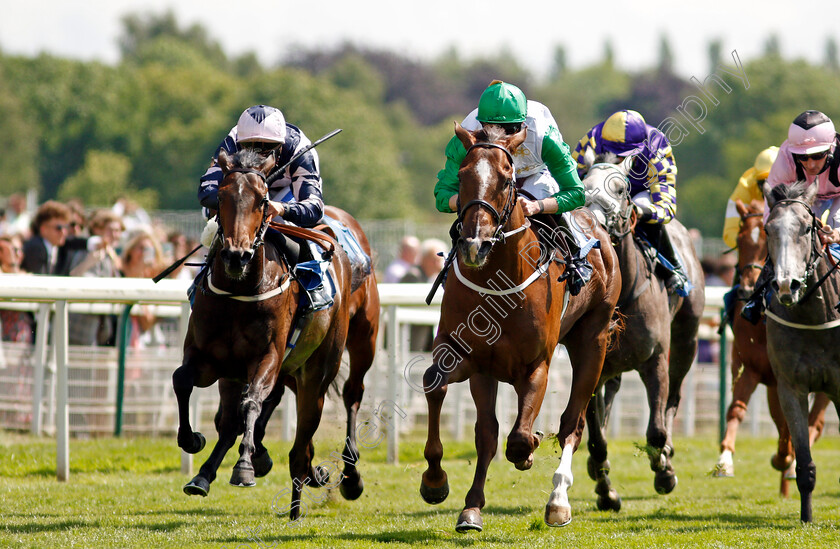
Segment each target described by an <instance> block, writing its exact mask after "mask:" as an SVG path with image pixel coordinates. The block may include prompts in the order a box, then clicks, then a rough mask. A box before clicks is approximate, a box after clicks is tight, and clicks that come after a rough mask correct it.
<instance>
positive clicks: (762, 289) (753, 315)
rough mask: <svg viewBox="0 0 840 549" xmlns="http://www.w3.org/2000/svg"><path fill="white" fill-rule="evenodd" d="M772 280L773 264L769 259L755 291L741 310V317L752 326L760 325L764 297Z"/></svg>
mask: <svg viewBox="0 0 840 549" xmlns="http://www.w3.org/2000/svg"><path fill="white" fill-rule="evenodd" d="M771 280H773V264H772V263H771V262H770V259H769V258H768V259H767V262H766V263H765V264H764V267H763V268H762V269H761V274H759V275H758V280H756V282H755V291H754V292H753V294H752V295H751V296H750V297H749V299H747V301H746V302H745V303H744V307H743V308H742V309H741V316H742V317H744V318H745V319H747V320H748V321H749V322H750V323H751V324H758V321H759V320H760V319H761V313H762V312H764V296H765V295H767V288H768V287H769V286H770V281H771Z"/></svg>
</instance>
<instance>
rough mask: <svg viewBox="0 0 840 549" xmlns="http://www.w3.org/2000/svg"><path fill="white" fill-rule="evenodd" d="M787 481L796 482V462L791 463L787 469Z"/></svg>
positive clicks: (785, 473)
mask: <svg viewBox="0 0 840 549" xmlns="http://www.w3.org/2000/svg"><path fill="white" fill-rule="evenodd" d="M784 475H785V480H796V460H793V461H792V462H791V463H790V467H788V468H787V469H785V472H784Z"/></svg>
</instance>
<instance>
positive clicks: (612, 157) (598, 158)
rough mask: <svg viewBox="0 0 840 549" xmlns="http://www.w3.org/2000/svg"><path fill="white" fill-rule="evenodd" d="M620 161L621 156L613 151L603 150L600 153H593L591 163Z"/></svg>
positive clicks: (616, 162) (614, 162)
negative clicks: (593, 157) (593, 156)
mask: <svg viewBox="0 0 840 549" xmlns="http://www.w3.org/2000/svg"><path fill="white" fill-rule="evenodd" d="M620 162H621V157H620V156H618V155H617V154H615V153H611V152H609V151H604V152H602V153H601V154H598V155H595V159H594V160H593V161H592V163H593V164H618V163H620Z"/></svg>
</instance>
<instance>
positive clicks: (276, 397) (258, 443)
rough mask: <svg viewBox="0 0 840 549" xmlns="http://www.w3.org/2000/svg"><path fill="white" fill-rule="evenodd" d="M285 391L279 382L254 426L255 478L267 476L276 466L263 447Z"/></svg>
mask: <svg viewBox="0 0 840 549" xmlns="http://www.w3.org/2000/svg"><path fill="white" fill-rule="evenodd" d="M285 391H286V386H285V385H284V384H283V383H282V382H281V381H280V380H277V382H276V383H275V384H274V389H272V391H271V394H269V395H268V398H266V399H265V401H263V404H262V409H261V410H260V417H258V418H257V421H256V423H255V424H254V455H253V456H251V463H252V465H253V466H254V476H255V477H257V478H260V477H264V476H266V475H267V474H268V473H269V472H270V471H271V468H272V467H273V466H274V462H273V461H272V460H271V456H270V455H269V454H268V448H266V447H265V446H264V445H263V439H264V438H265V428H266V426H267V425H268V420H269V419H271V415H272V414H273V413H274V410H275V408H277V406H278V405H279V404H280V401H281V400H282V399H283V393H285Z"/></svg>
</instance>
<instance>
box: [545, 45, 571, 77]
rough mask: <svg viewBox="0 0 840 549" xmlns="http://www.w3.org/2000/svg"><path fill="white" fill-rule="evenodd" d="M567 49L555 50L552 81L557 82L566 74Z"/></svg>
mask: <svg viewBox="0 0 840 549" xmlns="http://www.w3.org/2000/svg"><path fill="white" fill-rule="evenodd" d="M567 62H568V61H567V59H566V48H565V47H563V46H557V47H555V48H554V59H553V61H552V64H551V71H550V72H549V79H550V80H557V79H558V78H561V77H562V76H563V75H564V74H566V70H567V69H568V67H567Z"/></svg>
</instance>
